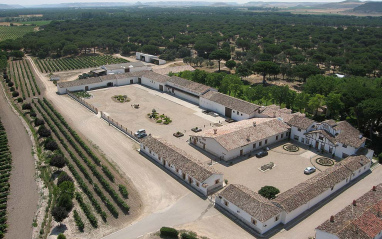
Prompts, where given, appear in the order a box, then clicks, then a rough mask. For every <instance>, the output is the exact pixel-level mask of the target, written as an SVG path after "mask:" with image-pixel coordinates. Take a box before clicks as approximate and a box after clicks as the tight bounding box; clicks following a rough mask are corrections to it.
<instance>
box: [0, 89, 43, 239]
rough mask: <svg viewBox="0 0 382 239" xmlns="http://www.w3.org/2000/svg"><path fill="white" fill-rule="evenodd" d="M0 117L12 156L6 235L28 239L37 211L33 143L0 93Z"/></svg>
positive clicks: (2, 93)
mask: <svg viewBox="0 0 382 239" xmlns="http://www.w3.org/2000/svg"><path fill="white" fill-rule="evenodd" d="M0 109H1V110H0V117H1V121H2V122H3V124H4V127H5V129H6V131H7V136H8V140H9V145H10V149H11V152H12V160H13V162H12V171H11V178H10V185H11V187H10V195H9V197H8V208H7V211H8V232H7V234H6V238H9V239H13V238H31V237H32V222H33V217H34V215H35V213H36V210H37V202H38V192H37V185H36V181H35V165H34V158H33V156H32V153H31V152H32V142H31V139H30V137H29V135H28V134H27V132H26V130H25V128H24V126H23V124H22V123H21V120H20V119H19V118H18V117H17V116H16V114H15V113H14V112H13V110H12V109H11V107H10V105H9V104H8V102H7V100H6V98H5V96H4V92H3V91H2V90H1V92H0Z"/></svg>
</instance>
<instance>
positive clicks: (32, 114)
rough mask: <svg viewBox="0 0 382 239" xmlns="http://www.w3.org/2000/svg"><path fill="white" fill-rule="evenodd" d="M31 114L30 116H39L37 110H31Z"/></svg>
mask: <svg viewBox="0 0 382 239" xmlns="http://www.w3.org/2000/svg"><path fill="white" fill-rule="evenodd" d="M29 115H30V117H36V116H37V114H36V112H34V111H33V110H31V111H29Z"/></svg>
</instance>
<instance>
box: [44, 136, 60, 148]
mask: <svg viewBox="0 0 382 239" xmlns="http://www.w3.org/2000/svg"><path fill="white" fill-rule="evenodd" d="M44 147H45V149H46V150H51V151H54V150H56V149H58V145H57V143H56V141H54V139H52V138H48V139H47V140H45V143H44Z"/></svg>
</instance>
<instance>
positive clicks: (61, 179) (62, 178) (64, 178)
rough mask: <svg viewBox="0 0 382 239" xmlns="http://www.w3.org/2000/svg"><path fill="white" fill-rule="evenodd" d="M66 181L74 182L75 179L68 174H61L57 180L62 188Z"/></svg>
mask: <svg viewBox="0 0 382 239" xmlns="http://www.w3.org/2000/svg"><path fill="white" fill-rule="evenodd" d="M66 181H69V182H73V178H72V177H70V176H69V175H68V174H67V173H65V172H61V173H60V175H59V176H58V179H57V186H60V184H61V183H63V182H66Z"/></svg>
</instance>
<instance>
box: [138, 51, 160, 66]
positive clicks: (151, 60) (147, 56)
mask: <svg viewBox="0 0 382 239" xmlns="http://www.w3.org/2000/svg"><path fill="white" fill-rule="evenodd" d="M135 56H136V57H135V59H137V60H140V61H144V62H148V63H154V64H157V65H163V64H166V61H165V60H162V59H159V57H158V56H153V55H150V54H145V53H142V52H136V53H135Z"/></svg>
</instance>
